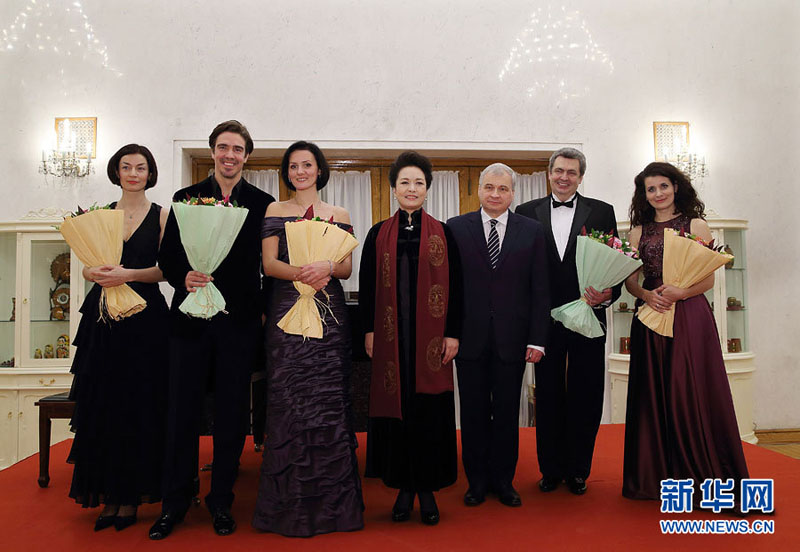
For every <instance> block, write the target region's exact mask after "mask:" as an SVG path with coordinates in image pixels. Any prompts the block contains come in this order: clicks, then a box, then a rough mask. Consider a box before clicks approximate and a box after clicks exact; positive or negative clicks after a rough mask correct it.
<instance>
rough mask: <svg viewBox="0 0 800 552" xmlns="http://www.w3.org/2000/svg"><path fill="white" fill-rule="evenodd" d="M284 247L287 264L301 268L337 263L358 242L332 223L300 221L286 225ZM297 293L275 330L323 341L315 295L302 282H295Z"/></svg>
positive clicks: (314, 219)
mask: <svg viewBox="0 0 800 552" xmlns="http://www.w3.org/2000/svg"><path fill="white" fill-rule="evenodd" d="M285 229H286V245H287V246H288V249H289V263H290V264H291V265H292V266H303V265H307V264H309V263H313V262H315V261H331V262H335V263H339V262H341V261H343V260H344V259H345V257H347V255H349V254H350V252H351V251H353V249H355V248H356V246H357V245H358V240H356V238H355V236H353V234H351V233H350V232H348V231H346V230H344V229H342V228H340V227H339V226H336V225H335V224H334V223H333V221H332V220H331V221H325V220H322V219H320V218H319V217H314V218H312V219H305V218H299V219H297V220H294V221H287V222H286V223H285ZM294 287H295V289H297V291H298V292H300V296H299V297H298V298H297V301H296V302H295V304H294V305H293V306H292V308H291V309H289V312H287V313H286V314H285V315H284V317H283V318H281V319H280V320H279V321H278V327H279V328H280V329H282V330H283V331H284V332H286V333H288V334H293V335H302V336H303V338H309V337H314V338H317V339H320V338H322V317H321V316H320V313H319V309H318V308H317V303H316V301H317V300H316V298H315V297H314V295H315V294H316V291H314V288H313V287H311V286H309V285H307V284H304V283H302V282H294Z"/></svg>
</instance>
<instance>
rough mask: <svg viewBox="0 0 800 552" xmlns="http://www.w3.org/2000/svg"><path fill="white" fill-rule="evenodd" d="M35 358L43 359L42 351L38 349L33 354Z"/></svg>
mask: <svg viewBox="0 0 800 552" xmlns="http://www.w3.org/2000/svg"><path fill="white" fill-rule="evenodd" d="M33 358H42V350H41V349H36V350H35V351H34V352H33Z"/></svg>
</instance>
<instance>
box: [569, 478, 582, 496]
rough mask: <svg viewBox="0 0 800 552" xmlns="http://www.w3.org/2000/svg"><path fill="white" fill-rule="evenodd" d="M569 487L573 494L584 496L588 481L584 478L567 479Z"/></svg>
mask: <svg viewBox="0 0 800 552" xmlns="http://www.w3.org/2000/svg"><path fill="white" fill-rule="evenodd" d="M567 487H569V492H571V493H572V494H576V495H582V494H583V493H585V492H586V480H585V479H584V478H583V477H570V478H568V479H567Z"/></svg>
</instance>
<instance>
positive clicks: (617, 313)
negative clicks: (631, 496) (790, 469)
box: [608, 218, 758, 444]
mask: <svg viewBox="0 0 800 552" xmlns="http://www.w3.org/2000/svg"><path fill="white" fill-rule="evenodd" d="M707 222H708V225H709V227H710V228H711V234H712V235H713V237H714V240H715V242H716V243H718V244H726V245H728V246H729V247H730V250H731V253H732V254H733V255H734V261H733V263H730V264H729V265H728V266H725V267H722V268H720V269H719V270H717V272H716V275H715V279H714V287H713V288H712V289H710V290H709V291H708V292H706V297H707V298H708V302H709V303H710V304H711V307H712V309H713V311H714V318H715V320H716V322H717V329H718V330H719V337H720V345H721V347H722V353H723V354H722V357H723V359H724V360H725V370H726V372H727V374H728V383H729V384H730V387H731V394H732V395H733V405H734V408H735V410H736V421H737V422H738V424H739V434H740V435H741V437H742V439H743V440H744V441H747V442H748V443H753V444H755V443H757V442H758V439H757V438H756V436H755V432H754V428H755V426H754V424H753V373H754V372H755V369H756V366H755V355H754V354H753V353H752V352H751V351H750V335H749V334H750V332H749V313H748V308H749V306H750V304H749V302H748V293H747V251H746V246H745V233H746V231H747V221H746V220H733V219H720V218H709V219H708V221H707ZM618 227H619V232H620V235H623V236H625V235H626V234H627V232H628V231H629V229H630V224H629V223H627V222H622V223H619V225H618ZM634 301H635V298H634V297H633V296H632V295H630V294H629V293H628V292H627V290H626V289H625V286H623V287H622V295H621V297H620V298H619V300H618V301H617V302H616V303H614V305H612V314H611V316H610V317H609V318H610V320H609V335H610V345H611V354H609V357H608V372H609V382H610V388H611V423H624V422H625V404H626V402H627V396H628V365H629V359H630V357H629V356H628V354H627V352H626V343H625V340H626V339H628V338H629V336H630V329H631V321H632V320H633V308H634Z"/></svg>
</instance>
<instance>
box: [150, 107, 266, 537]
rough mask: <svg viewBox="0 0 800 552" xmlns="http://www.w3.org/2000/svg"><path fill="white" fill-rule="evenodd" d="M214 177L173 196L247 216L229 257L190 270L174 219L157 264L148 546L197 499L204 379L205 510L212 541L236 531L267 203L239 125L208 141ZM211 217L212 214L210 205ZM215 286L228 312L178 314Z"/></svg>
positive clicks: (257, 339)
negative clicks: (162, 295) (157, 417)
mask: <svg viewBox="0 0 800 552" xmlns="http://www.w3.org/2000/svg"><path fill="white" fill-rule="evenodd" d="M208 143H209V146H210V147H211V157H212V158H213V159H214V174H213V175H212V176H210V177H208V178H207V179H205V180H203V181H202V182H200V183H198V184H195V185H194V186H189V187H188V188H183V189H182V190H179V191H178V192H176V193H175V195H174V196H173V198H172V199H173V201H181V200H184V199H186V198H188V197H213V198H216V199H223V198H228V199H229V200H230V201H231V202H234V201H235V202H236V203H237V204H238V205H239V206H240V207H244V208H246V209H247V210H248V213H247V218H246V219H245V222H244V225H243V226H242V228H241V230H239V234H238V235H237V236H236V240H235V241H234V243H233V247H232V248H231V250H230V252H229V253H228V256H227V257H226V258H225V260H223V261H222V263H221V264H220V265H219V267H218V268H217V270H215V271H214V273H213V274H210V275H209V274H203V273H202V272H197V271H195V270H193V269H192V267H191V266H190V265H189V261H188V260H187V257H186V251H185V250H184V248H183V245H182V243H181V238H180V232H179V229H178V223H177V220H176V218H175V213H174V212H171V213H170V214H169V218H168V219H167V226H166V228H165V230H164V237H163V239H162V241H161V249H160V251H159V256H158V265H159V267H161V270H162V272H163V273H164V276H165V278H166V279H167V281H168V282H169V284H170V285H171V286H172V287H174V288H175V294H174V295H173V297H172V306H171V309H170V310H171V317H172V321H171V333H170V374H169V399H168V414H167V449H166V459H165V462H164V485H163V500H162V510H161V516H160V517H159V518H158V520H157V521H156V522H155V524H154V525H153V526H152V527H151V529H150V538H151V539H154V540H158V539H163V538H166V537H167V536H169V534H170V532H171V531H172V529H173V527H174V526H175V524H177V523H179V522H181V521H182V520H183V517H184V515H185V514H186V511H187V510H188V509H189V505H190V503H191V500H192V495H193V494H194V483H193V479H194V477H195V475H196V474H197V458H198V431H199V421H200V420H199V418H200V417H201V415H202V410H203V408H202V406H203V401H204V398H205V393H206V389H207V383H208V382H209V380H211V381H213V394H214V430H213V439H214V463H213V470H212V474H211V492H210V493H209V494H208V495H207V496H206V499H205V500H206V505H207V506H208V509H209V511H210V512H211V516H212V519H213V525H214V530H215V531H216V533H217V534H219V535H229V534H231V533H233V532H234V531H235V530H236V522H235V521H234V519H233V517H232V516H231V505H232V503H233V484H234V481H235V480H236V473H237V471H238V466H239V456H240V455H241V453H242V448H243V447H244V440H245V435H246V433H247V428H248V425H249V419H248V415H249V409H250V401H249V388H250V374H251V373H252V371H253V368H254V366H255V363H256V359H257V358H258V350H259V347H260V343H261V310H262V309H261V301H260V293H261V223H262V221H263V220H264V215H265V214H266V212H267V205H269V204H270V203H271V202H273V201H275V200H274V198H273V197H272V196H270V195H269V194H267V193H265V192H263V191H261V190H259V189H258V188H256V187H255V186H253V185H251V184H249V183H248V182H247V181H246V180H245V179H244V178H242V169H243V167H244V164H245V162H246V161H247V158H248V156H249V155H250V153H251V152H252V151H253V140H252V138H250V134H249V132H248V131H247V128H246V127H245V126H244V125H243V124H241V123H240V122H238V121H226V122H224V123H220V124H219V125H217V126H216V128H215V129H214V130H213V131H212V133H211V135H210V136H209V139H208ZM207 208H208V209H212V208H213V207H207ZM212 280H213V281H214V285H215V286H216V287H217V288H218V289H219V291H220V292H221V293H222V296H223V297H224V298H225V302H226V306H225V310H226V311H227V312H221V313H218V314H216V315H215V316H214V317H212V318H211V319H209V320H205V319H200V318H191V317H189V316H187V315H186V314H184V313H182V312H180V311H179V310H178V307H179V306H180V304H181V303H182V302H183V300H184V299H185V298H186V296H187V295H188V294H189V293H193V292H194V291H195V290H196V289H198V288H200V287H203V286H205V285H206V284H207V283H208V282H210V281H212Z"/></svg>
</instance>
